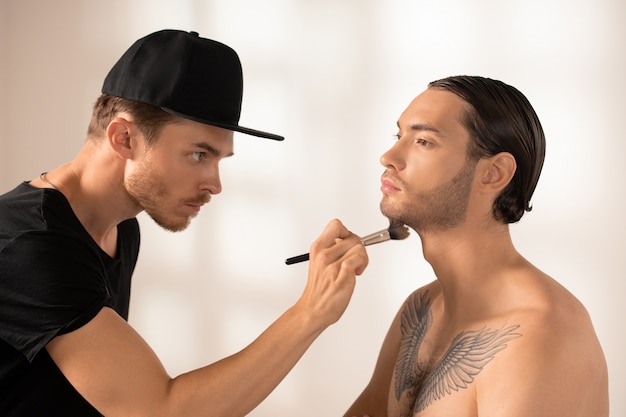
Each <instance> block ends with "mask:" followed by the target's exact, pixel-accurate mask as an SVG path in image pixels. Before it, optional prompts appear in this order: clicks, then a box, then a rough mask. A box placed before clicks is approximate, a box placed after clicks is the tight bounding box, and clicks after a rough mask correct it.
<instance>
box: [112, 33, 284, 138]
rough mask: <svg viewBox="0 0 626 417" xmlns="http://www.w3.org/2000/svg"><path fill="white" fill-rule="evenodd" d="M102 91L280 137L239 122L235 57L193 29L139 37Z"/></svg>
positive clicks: (238, 66)
mask: <svg viewBox="0 0 626 417" xmlns="http://www.w3.org/2000/svg"><path fill="white" fill-rule="evenodd" d="M102 93H103V94H108V95H111V96H115V97H120V98H124V99H127V100H133V101H139V102H141V103H146V104H150V105H153V106H155V107H159V108H161V109H163V110H164V111H166V112H168V113H171V114H174V115H177V116H180V117H184V118H186V119H190V120H194V121H196V122H200V123H205V124H208V125H212V126H217V127H221V128H224V129H229V130H234V131H236V132H241V133H246V134H249V135H253V136H258V137H262V138H267V139H274V140H284V139H285V138H284V137H283V136H280V135H275V134H273V133H267V132H263V131H260V130H255V129H250V128H247V127H243V126H240V125H239V117H240V115H241V99H242V96H243V74H242V69H241V62H240V61H239V57H238V56H237V53H236V52H235V51H234V50H233V49H232V48H230V47H229V46H227V45H224V44H223V43H220V42H217V41H214V40H211V39H206V38H201V37H200V36H199V35H198V33H197V32H184V31H179V30H172V29H166V30H161V31H158V32H154V33H152V34H150V35H147V36H145V37H143V38H141V39H139V40H138V41H136V42H135V43H134V44H133V45H132V46H131V47H130V48H129V49H128V50H127V51H126V52H125V53H124V55H122V57H121V58H120V59H119V61H117V63H116V64H115V65H114V66H113V68H112V69H111V71H109V73H108V75H107V76H106V78H105V80H104V84H103V85H102Z"/></svg>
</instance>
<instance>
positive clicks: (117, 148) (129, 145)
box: [106, 115, 135, 159]
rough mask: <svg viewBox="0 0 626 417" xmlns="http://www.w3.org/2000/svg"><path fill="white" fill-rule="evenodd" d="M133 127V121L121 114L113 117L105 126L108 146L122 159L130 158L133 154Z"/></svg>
mask: <svg viewBox="0 0 626 417" xmlns="http://www.w3.org/2000/svg"><path fill="white" fill-rule="evenodd" d="M133 129H134V125H133V123H132V122H131V121H129V120H128V118H125V117H123V115H120V116H117V117H115V118H113V120H111V122H110V123H109V125H108V126H107V130H106V137H107V140H108V142H109V146H110V147H111V149H112V150H113V152H115V153H116V154H117V155H118V156H119V157H120V158H122V159H131V158H132V156H133V148H134V146H135V145H134V144H133V141H132V136H133V135H132V132H133Z"/></svg>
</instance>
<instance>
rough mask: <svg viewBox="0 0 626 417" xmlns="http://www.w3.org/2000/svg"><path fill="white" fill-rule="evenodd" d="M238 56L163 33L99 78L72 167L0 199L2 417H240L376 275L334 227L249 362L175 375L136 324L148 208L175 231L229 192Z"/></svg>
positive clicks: (192, 37) (243, 358)
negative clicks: (224, 176) (133, 309)
mask: <svg viewBox="0 0 626 417" xmlns="http://www.w3.org/2000/svg"><path fill="white" fill-rule="evenodd" d="M242 91H243V89H242V73H241V64H240V62H239V58H238V57H237V54H236V53H235V51H233V50H232V49H231V48H229V47H227V46H225V45H223V44H221V43H218V42H215V41H212V40H209V39H204V38H201V37H199V36H198V34H197V33H195V32H191V33H187V32H181V31H174V30H164V31H159V32H156V33H153V34H151V35H148V36H146V37H144V38H142V39H140V40H138V41H137V42H136V43H135V44H134V45H132V46H131V48H130V49H129V50H128V51H127V52H126V53H125V54H124V55H123V56H122V57H121V59H120V60H119V61H118V62H117V63H116V64H115V66H114V67H113V69H112V70H111V71H110V73H109V74H108V76H107V77H106V79H105V82H104V85H103V88H102V93H103V94H102V95H101V96H100V97H99V98H98V100H97V102H96V104H95V106H94V111H93V116H92V120H91V122H90V125H89V129H88V139H87V141H86V143H85V145H84V146H83V148H82V149H81V151H80V152H79V153H78V155H77V156H76V158H75V159H74V160H73V161H72V162H70V163H67V164H65V165H62V166H60V167H58V168H56V169H54V170H52V171H50V172H48V173H44V174H42V175H41V176H40V177H39V178H37V179H35V180H33V181H31V182H24V183H22V184H20V185H18V186H17V187H16V188H15V189H13V190H12V191H10V192H8V193H6V194H4V195H2V196H0V305H2V308H1V309H0V393H1V394H0V415H2V416H99V415H106V416H107V417H114V416H212V417H215V416H221V415H227V416H241V415H245V414H247V413H248V412H249V411H250V410H252V409H253V408H254V407H255V406H256V405H257V404H258V403H259V402H261V401H262V400H263V399H264V398H265V397H266V396H267V395H268V394H269V393H270V392H271V391H272V390H273V389H274V387H275V386H276V385H277V384H278V383H279V382H280V381H281V380H282V378H283V377H284V376H285V375H286V374H287V373H288V372H289V370H290V369H291V368H292V367H293V366H294V365H295V363H296V362H297V361H298V359H299V358H300V357H301V356H302V354H303V353H304V352H305V351H306V349H307V348H308V347H309V346H310V344H311V343H312V342H313V341H314V340H315V338H316V337H317V336H318V335H319V334H320V333H321V332H322V331H323V330H324V329H325V328H326V327H328V326H329V325H330V324H332V323H334V322H335V321H337V320H338V319H339V317H340V316H341V315H342V314H343V311H344V310H345V308H346V306H347V303H348V302H349V299H350V297H351V294H352V290H353V288H354V285H355V276H356V275H359V274H361V273H362V272H363V270H364V269H365V267H366V265H367V254H366V252H365V250H364V247H363V245H362V244H361V242H360V239H359V238H358V237H357V236H355V235H354V234H352V233H350V232H349V231H348V230H347V229H346V228H345V227H344V226H343V225H342V224H341V223H340V222H339V221H337V220H334V221H332V222H330V223H329V225H328V226H327V227H326V229H325V230H324V231H323V233H322V234H321V235H320V237H319V238H318V239H317V240H316V241H315V242H314V243H313V245H312V246H311V264H310V268H309V279H308V284H307V286H306V288H305V290H304V292H303V294H302V296H301V298H300V299H299V300H298V301H297V302H296V303H295V304H294V305H293V307H291V308H290V309H288V310H287V311H286V312H285V313H284V314H283V315H282V316H281V317H280V318H279V319H278V320H276V322H275V323H274V324H272V325H271V326H270V327H269V328H268V329H267V330H266V331H265V332H264V333H263V334H261V335H260V336H259V337H258V338H257V339H256V340H255V341H254V342H253V343H252V344H250V345H249V346H248V347H247V348H245V349H243V350H242V351H241V352H239V353H237V354H235V355H233V356H230V357H228V358H226V359H224V360H222V361H219V362H217V363H214V364H212V365H209V366H207V367H205V368H202V369H198V370H196V371H192V372H189V373H187V374H184V375H181V376H178V377H176V378H171V377H170V376H168V375H167V373H166V371H165V370H164V368H163V366H162V365H161V363H160V362H159V360H158V358H157V357H156V355H155V354H154V352H153V351H152V350H151V349H150V348H149V347H148V346H147V345H146V343H145V342H144V341H143V339H142V338H141V337H140V336H139V335H138V334H137V333H136V332H135V331H134V330H133V329H132V328H131V327H130V326H129V324H128V323H127V322H126V318H127V315H128V303H129V292H130V279H131V275H132V272H133V269H134V267H135V263H136V260H137V255H138V250H139V228H138V223H137V220H136V219H135V216H136V215H137V214H138V213H139V212H141V211H143V210H145V211H146V212H147V213H148V214H149V215H150V216H151V217H152V218H153V219H154V220H155V221H156V222H157V223H158V224H159V225H161V226H162V227H164V228H166V229H168V230H172V231H177V230H182V229H184V228H185V227H187V225H188V224H189V222H190V220H191V218H193V217H194V216H195V215H197V213H198V212H199V210H200V208H201V206H202V205H203V204H205V203H207V202H208V201H209V200H210V197H211V196H212V195H213V194H217V193H219V192H220V191H221V187H222V186H221V183H220V178H219V163H220V161H221V160H222V159H223V158H225V157H228V156H230V155H232V153H233V131H237V132H243V133H246V134H250V135H253V136H258V137H262V138H268V139H274V140H283V138H282V137H281V136H278V135H274V134H271V133H266V132H262V131H259V130H254V129H250V128H246V127H243V126H240V125H239V115H240V110H241V99H242Z"/></svg>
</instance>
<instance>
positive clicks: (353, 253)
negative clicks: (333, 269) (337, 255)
mask: <svg viewBox="0 0 626 417" xmlns="http://www.w3.org/2000/svg"><path fill="white" fill-rule="evenodd" d="M368 263H369V257H368V255H367V251H366V250H365V247H364V246H363V245H362V244H358V245H354V246H352V247H351V248H350V249H349V250H348V251H347V252H346V253H345V255H344V256H343V257H342V259H341V268H342V270H343V271H342V272H345V273H347V274H350V275H361V274H362V273H363V271H365V268H367V265H368Z"/></svg>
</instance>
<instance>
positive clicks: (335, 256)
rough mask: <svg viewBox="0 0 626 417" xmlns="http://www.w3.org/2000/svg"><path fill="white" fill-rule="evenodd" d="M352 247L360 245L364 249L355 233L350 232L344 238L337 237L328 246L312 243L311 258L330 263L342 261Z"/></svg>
mask: <svg viewBox="0 0 626 417" xmlns="http://www.w3.org/2000/svg"><path fill="white" fill-rule="evenodd" d="M354 247H361V248H363V250H364V246H363V243H362V242H361V239H360V238H359V237H358V236H356V235H355V234H353V233H350V235H348V236H347V237H345V238H344V239H337V240H336V241H335V243H334V244H332V245H330V246H328V247H324V248H322V247H320V246H318V245H317V244H314V245H313V246H312V247H311V258H312V259H319V261H320V262H322V263H323V264H326V265H330V264H333V263H335V262H338V261H342V260H343V258H344V257H345V256H346V254H347V253H348V252H349V251H350V250H351V249H352V248H354Z"/></svg>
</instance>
